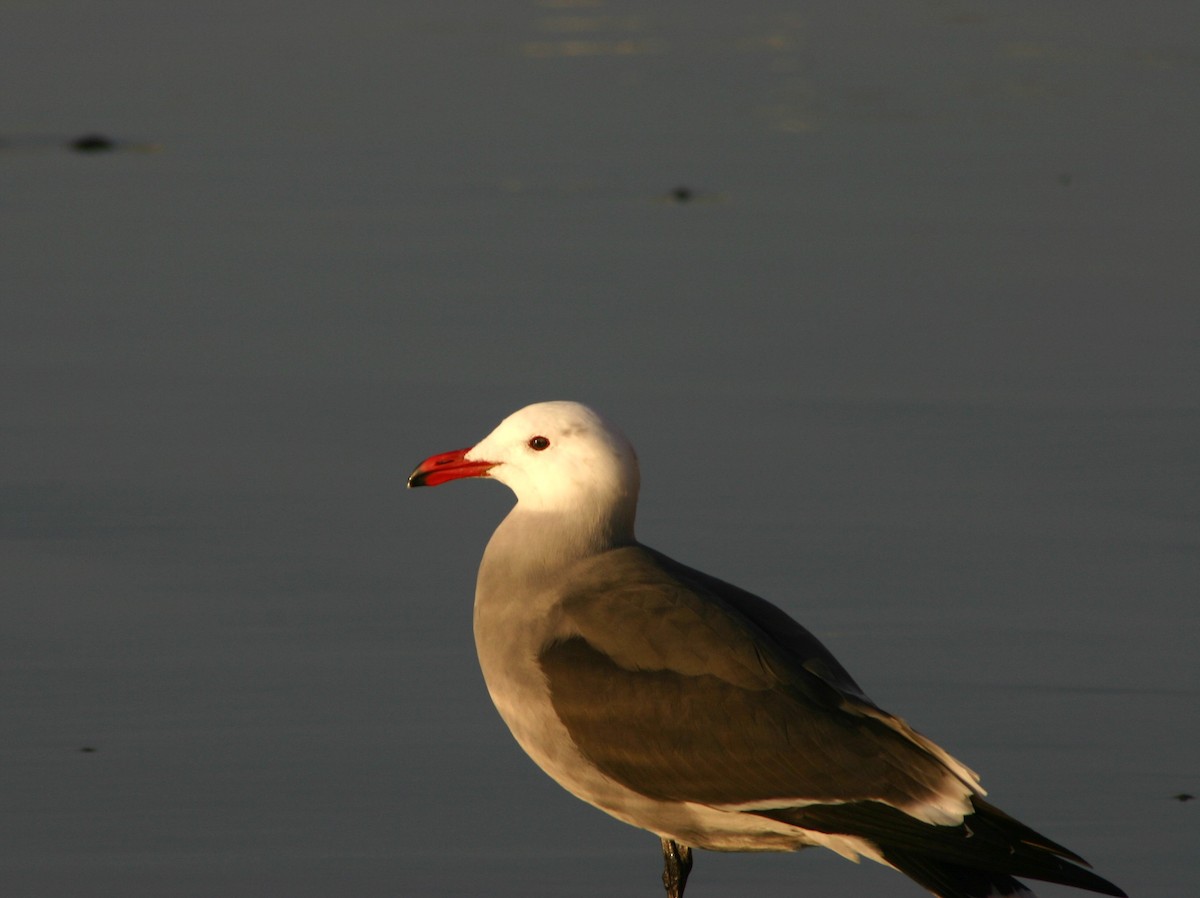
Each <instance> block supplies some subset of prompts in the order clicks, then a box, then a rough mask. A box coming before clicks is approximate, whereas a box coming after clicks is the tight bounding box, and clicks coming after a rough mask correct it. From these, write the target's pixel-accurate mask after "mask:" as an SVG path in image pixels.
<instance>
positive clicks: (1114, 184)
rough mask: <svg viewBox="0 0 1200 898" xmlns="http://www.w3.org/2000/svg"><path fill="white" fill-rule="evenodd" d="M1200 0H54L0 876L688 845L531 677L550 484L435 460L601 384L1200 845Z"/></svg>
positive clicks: (6, 217) (1028, 751)
mask: <svg viewBox="0 0 1200 898" xmlns="http://www.w3.org/2000/svg"><path fill="white" fill-rule="evenodd" d="M1198 9H1200V8H1198V7H1196V6H1195V5H1194V4H1182V3H1167V4H1157V5H1155V6H1153V7H1146V6H1140V7H1137V8H1136V9H1135V8H1132V7H1128V6H1127V5H1125V4H1116V3H1108V2H1103V3H1099V4H1090V5H1087V6H1086V7H1085V6H1080V5H1073V4H1068V5H1065V6H1059V7H1056V8H1054V9H1046V8H1045V7H1044V5H1043V4H1032V3H1018V4H1015V5H1011V4H1010V5H1008V6H1006V7H1005V8H1004V9H991V8H989V7H986V6H981V5H978V4H969V3H960V2H952V0H947V2H924V3H906V4H900V5H899V6H897V5H896V4H878V3H877V4H867V5H865V6H864V5H859V6H858V7H857V8H856V10H855V11H853V12H847V11H846V10H844V9H843V8H842V7H835V6H829V7H828V8H826V9H812V8H811V4H795V3H783V2H753V3H750V4H740V5H738V4H716V3H701V4H696V3H689V4H683V3H674V2H669V3H661V4H655V5H654V6H653V7H652V8H651V7H648V6H646V5H644V4H634V3H629V2H620V0H597V2H594V3H559V2H550V0H545V2H540V3H539V2H522V3H513V4H499V5H497V4H493V3H482V2H476V3H472V2H461V3H415V2H414V3H409V4H403V5H400V6H397V5H396V4H391V3H372V2H352V3H348V4H342V5H340V6H338V7H337V10H336V12H335V11H334V10H333V9H332V7H330V6H329V5H327V4H320V3H314V2H307V3H306V2H300V3H291V4H275V3H266V4H254V5H253V8H252V9H247V8H246V6H245V4H234V3H228V2H217V3H208V4H200V5H180V4H145V3H135V2H126V0H114V2H110V3H106V4H100V5H97V4H90V3H82V2H47V0H31V2H25V3H8V4H4V5H3V8H2V11H0V18H2V19H3V22H4V24H3V27H0V77H2V79H3V83H4V84H5V85H7V89H6V90H5V91H3V92H0V177H2V183H3V185H4V186H3V191H2V195H0V257H2V265H0V279H2V282H3V284H2V288H0V294H2V295H3V297H4V309H5V314H4V322H5V323H4V326H3V327H2V328H0V366H2V368H3V375H4V376H3V380H2V385H3V387H2V388H3V391H4V414H3V440H2V442H0V452H2V453H3V465H2V466H0V472H2V473H0V553H2V555H0V572H2V573H0V608H2V610H3V620H4V625H3V627H2V628H0V719H2V720H3V721H4V726H3V727H2V728H0V761H2V763H0V891H3V892H4V894H6V895H14V896H31V898H41V896H46V898H52V896H53V898H58V896H62V895H67V894H71V895H89V896H92V895H94V896H107V895H122V896H130V898H134V896H162V895H171V896H193V895H194V896H216V895H221V896H266V895H287V896H324V895H345V894H354V895H358V896H364V898H365V896H371V895H380V896H382V895H447V896H454V895H463V896H466V895H471V896H474V895H492V896H514V898H515V896H521V898H531V896H557V895H562V894H565V893H568V892H569V893H570V894H572V895H575V896H579V898H583V896H590V895H595V896H600V895H613V894H621V895H646V896H656V895H658V894H659V891H658V875H659V860H658V857H657V846H656V844H655V841H654V839H653V837H651V836H649V835H647V834H645V833H640V832H637V831H635V830H632V829H629V828H627V827H625V826H623V825H621V824H618V823H616V822H615V821H612V820H610V819H608V818H607V817H605V816H604V815H602V814H600V813H598V812H596V811H594V810H592V809H591V808H588V807H586V806H584V805H582V804H580V803H579V802H577V801H576V800H575V799H573V798H571V797H570V796H568V795H567V794H566V793H564V792H562V791H561V790H560V789H559V788H558V787H557V786H555V785H554V784H553V783H551V782H550V781H549V780H547V779H546V778H545V777H544V776H543V775H542V774H541V773H540V772H539V771H537V770H536V769H535V768H534V767H533V766H532V765H531V764H530V763H529V762H528V761H527V760H526V759H525V758H524V756H523V755H522V754H521V752H520V750H519V749H518V748H517V747H516V745H515V744H514V743H513V742H512V740H511V738H510V737H509V735H508V733H507V732H506V730H505V729H504V726H503V724H502V723H501V722H500V721H499V718H498V717H497V716H496V715H495V713H494V711H493V710H492V709H491V707H490V704H489V702H488V699H487V696H486V693H485V692H484V689H483V685H482V682H481V679H480V677H479V675H478V672H477V667H476V663H475V658H474V647H473V645H472V640H471V625H470V618H471V594H472V589H473V580H474V569H475V565H476V563H477V561H478V558H479V555H480V553H481V551H482V548H483V545H484V543H485V541H486V539H487V536H488V534H489V533H490V532H491V529H492V528H493V527H494V526H495V524H496V522H497V521H498V520H499V518H500V517H501V516H502V515H503V514H504V512H505V510H506V509H507V508H508V506H509V504H510V501H511V500H510V498H509V496H508V495H507V493H505V491H504V490H503V488H501V487H500V486H499V485H497V484H478V483H475V484H466V485H459V486H455V487H450V488H447V489H445V490H437V491H428V492H421V493H414V494H406V493H405V492H404V490H403V485H404V479H405V477H406V476H407V474H408V472H409V470H410V469H411V467H412V466H413V465H414V464H415V463H416V462H417V461H419V460H420V459H421V458H423V457H425V456H426V455H428V454H430V453H432V452H435V451H440V450H445V449H451V448H454V447H457V446H461V445H466V444H467V443H470V442H472V441H473V440H475V439H477V438H479V437H481V436H482V435H484V434H485V433H486V432H487V431H488V430H490V429H491V427H492V426H493V425H494V424H495V423H496V422H497V421H498V420H499V419H500V418H502V417H503V416H504V415H506V414H507V413H508V412H510V411H512V410H514V409H515V408H517V407H519V406H521V405H524V404H526V403H528V402H532V401H536V400H542V399H549V398H573V399H580V400H583V401H586V402H589V403H592V404H594V405H596V406H597V407H599V408H601V409H603V410H604V411H605V412H606V413H607V414H608V415H609V416H610V417H612V418H614V419H615V420H617V421H618V422H620V423H621V424H622V426H623V427H624V428H625V429H626V430H627V432H628V433H629V434H630V436H631V437H632V438H633V440H634V441H635V443H636V445H637V446H638V448H639V451H640V453H641V457H642V466H643V482H644V484H645V486H644V489H643V502H642V512H641V516H640V524H639V531H640V534H641V536H642V538H643V539H644V540H645V541H647V542H648V543H650V544H652V545H654V546H656V547H658V548H661V549H663V550H665V551H667V552H669V553H671V554H673V555H675V556H677V557H679V558H680V559H681V560H683V561H686V562H690V563H693V564H696V565H698V566H701V567H704V568H705V569H707V570H710V571H712V572H713V573H715V574H718V575H720V576H722V577H724V578H726V579H729V580H732V581H734V582H737V583H740V584H742V585H744V586H746V587H748V588H751V589H754V590H756V591H758V592H760V593H762V594H764V595H766V596H768V597H770V598H772V599H773V600H774V601H776V602H777V603H779V604H781V605H782V606H784V607H785V608H787V609H788V610H789V611H790V612H792V613H793V614H794V615H795V616H796V617H798V618H799V619H801V620H802V621H803V622H804V623H806V624H807V625H808V626H809V627H810V628H811V629H813V630H814V631H815V632H817V633H818V634H819V635H820V636H822V638H824V639H825V640H826V641H827V643H828V644H829V645H830V647H831V648H832V649H833V650H834V651H835V652H836V653H837V654H838V655H839V657H841V659H842V660H843V661H844V662H845V663H846V665H847V666H848V667H849V669H850V670H851V671H853V672H854V674H855V676H856V677H857V678H858V679H859V680H860V681H861V682H862V683H863V684H864V686H865V687H866V688H867V689H868V691H870V692H871V694H872V695H873V697H874V698H875V699H876V700H877V701H878V702H880V703H881V704H883V705H884V706H885V707H888V708H890V709H891V710H893V711H895V712H897V713H900V714H902V715H903V716H905V717H906V718H907V719H908V720H910V721H911V722H912V723H914V724H915V725H916V726H918V727H919V728H920V729H922V730H923V731H925V732H927V733H928V734H930V735H931V736H933V737H934V738H935V739H937V740H938V741H939V742H941V743H942V744H944V745H945V746H947V748H949V749H950V750H951V751H953V752H954V753H955V754H956V755H958V756H959V757H961V758H962V759H963V760H965V761H966V762H967V763H969V764H970V765H972V766H973V767H976V768H977V769H979V770H981V771H982V772H983V774H984V784H985V786H987V787H988V788H989V790H990V793H991V796H992V798H993V799H994V800H995V801H996V802H997V803H998V804H999V805H1001V806H1002V807H1004V808H1006V809H1007V810H1009V811H1011V812H1012V813H1014V814H1015V815H1017V816H1019V817H1020V818H1021V819H1023V820H1025V821H1027V822H1028V823H1030V824H1031V825H1033V826H1035V827H1037V828H1039V829H1043V830H1044V831H1045V832H1047V833H1048V834H1049V835H1050V836H1051V837H1053V838H1055V839H1057V840H1060V841H1062V842H1064V843H1065V844H1067V845H1068V846H1070V847H1071V848H1073V849H1075V850H1077V851H1079V852H1080V853H1082V854H1083V855H1084V856H1085V857H1088V858H1089V859H1090V860H1092V861H1093V862H1094V863H1095V864H1096V866H1097V868H1098V870H1099V871H1100V872H1101V873H1102V874H1104V875H1105V876H1107V877H1110V878H1111V879H1113V880H1114V881H1116V882H1118V883H1119V884H1121V885H1122V886H1123V887H1124V888H1125V889H1126V890H1127V891H1129V892H1130V894H1131V895H1134V896H1137V898H1179V896H1186V895H1194V894H1200V801H1197V802H1188V803H1184V802H1179V801H1175V800H1173V799H1172V796H1175V795H1177V794H1180V793H1193V794H1200V764H1198V763H1197V759H1198V758H1200V753H1198V752H1197V749H1196V746H1197V743H1198V741H1200V713H1198V712H1200V660H1198V659H1200V652H1198V651H1197V649H1196V641H1197V638H1198V636H1200V612H1198V610H1197V600H1196V596H1197V586H1198V585H1200V566H1198V563H1197V558H1198V557H1200V556H1198V551H1197V550H1198V542H1200V539H1198V537H1200V527H1198V523H1197V514H1196V509H1197V508H1198V507H1200V487H1198V484H1200V462H1198V459H1200V453H1198V445H1197V444H1198V437H1200V403H1198V401H1197V396H1200V365H1198V358H1200V356H1198V349H1200V343H1198V340H1197V335H1198V334H1200V320H1198V319H1200V315H1198V312H1197V309H1198V304H1197V296H1200V290H1198V288H1200V271H1198V265H1197V261H1196V247H1197V246H1200V226H1198V224H1197V221H1198V220H1197V218H1196V215H1195V209H1196V208H1197V207H1198V206H1200V195H1198V194H1200V179H1198V178H1197V176H1196V163H1195V158H1196V156H1195V147H1196V145H1197V143H1198V138H1200V133H1198V131H1200V125H1198V124H1197V118H1196V116H1195V114H1194V113H1195V108H1196V103H1197V100H1198V99H1200V46H1198V45H1197V37H1196V36H1197V35H1198V34H1200V21H1198V20H1200V13H1198V12H1197V10H1198ZM88 132H100V133H104V134H107V135H110V136H111V137H113V138H114V139H117V140H118V141H122V142H123V143H119V144H118V145H117V147H116V148H115V149H114V150H112V151H109V152H98V153H92V154H86V155H85V154H80V153H76V152H72V151H70V150H67V149H64V148H62V147H61V145H62V144H63V143H65V142H66V141H68V140H70V139H72V138H74V137H77V136H79V135H80V134H84V133H88ZM150 149H156V150H157V151H156V152H148V150H150ZM676 188H686V193H687V196H688V199H686V201H679V200H678V199H676V198H675V197H674V195H673V192H674V191H675V190H676ZM85 749H94V750H85ZM693 891H694V892H695V898H704V896H713V898H715V896H740V895H747V894H752V895H756V896H763V898H765V896H773V895H779V896H785V895H788V896H790V895H796V894H811V895H822V896H829V898H833V896H847V898H849V896H860V895H864V894H888V895H896V896H901V895H904V896H912V898H916V896H918V895H920V894H922V893H921V892H920V890H919V889H917V888H916V887H915V886H913V885H911V884H910V883H908V882H907V881H905V880H903V879H902V878H901V877H899V876H897V875H896V874H894V873H892V872H891V871H888V870H885V869H883V868H880V867H877V866H876V865H872V864H864V865H862V866H860V867H856V866H854V865H851V864H848V863H846V862H845V861H843V860H841V859H839V858H836V857H834V856H833V855H831V854H828V853H820V852H809V853H804V854H801V855H799V856H761V857H747V856H717V855H710V854H705V855H702V856H701V857H700V858H699V860H698V866H697V872H696V876H695V879H694V880H693V884H692V886H691V888H690V890H689V894H691V893H692V892H693ZM1039 893H1040V894H1042V895H1043V898H1046V896H1064V895H1066V894H1070V893H1069V892H1067V891H1066V890H1062V889H1056V888H1053V887H1045V888H1041V887H1039Z"/></svg>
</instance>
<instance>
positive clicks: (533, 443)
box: [529, 437, 550, 452]
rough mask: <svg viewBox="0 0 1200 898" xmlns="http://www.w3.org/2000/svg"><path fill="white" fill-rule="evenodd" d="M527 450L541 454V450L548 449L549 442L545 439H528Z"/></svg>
mask: <svg viewBox="0 0 1200 898" xmlns="http://www.w3.org/2000/svg"><path fill="white" fill-rule="evenodd" d="M529 448H530V449H533V450H536V451H537V452H541V451H542V450H543V449H549V448H550V441H549V440H548V439H546V438H545V437H530V438H529Z"/></svg>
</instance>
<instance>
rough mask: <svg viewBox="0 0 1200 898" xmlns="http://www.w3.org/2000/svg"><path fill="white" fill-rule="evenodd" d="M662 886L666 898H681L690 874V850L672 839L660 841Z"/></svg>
mask: <svg viewBox="0 0 1200 898" xmlns="http://www.w3.org/2000/svg"><path fill="white" fill-rule="evenodd" d="M662 853H663V886H665V887H666V890H667V898H683V887H684V886H686V885H687V878H688V874H689V873H691V872H692V849H691V848H689V847H688V846H687V845H680V844H679V843H678V842H676V841H675V840H674V839H663V840H662Z"/></svg>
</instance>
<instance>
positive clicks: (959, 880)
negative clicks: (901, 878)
mask: <svg viewBox="0 0 1200 898" xmlns="http://www.w3.org/2000/svg"><path fill="white" fill-rule="evenodd" d="M883 856H884V858H885V859H886V860H887V862H888V863H889V864H891V865H892V866H893V867H895V868H896V869H897V870H899V871H900V872H901V873H903V874H904V875H905V876H907V877H908V878H909V879H911V880H913V881H914V882H916V883H917V884H919V885H922V886H924V887H925V888H927V889H929V891H931V892H933V894H935V895H937V896H938V898H1037V896H1036V895H1034V894H1033V892H1031V891H1030V890H1029V889H1028V888H1027V887H1026V886H1025V885H1023V884H1022V883H1020V882H1018V881H1017V880H1015V879H1013V878H1012V877H1011V876H1009V875H1008V874H1006V873H990V872H988V871H986V870H972V869H971V868H970V867H960V866H958V865H957V864H948V863H945V862H943V861H937V860H932V859H930V858H928V857H924V856H922V855H919V854H912V853H911V852H907V851H888V850H884V852H883Z"/></svg>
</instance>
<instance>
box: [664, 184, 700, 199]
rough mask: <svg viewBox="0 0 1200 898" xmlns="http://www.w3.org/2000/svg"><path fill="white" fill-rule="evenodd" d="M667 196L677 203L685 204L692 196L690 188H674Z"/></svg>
mask: <svg viewBox="0 0 1200 898" xmlns="http://www.w3.org/2000/svg"><path fill="white" fill-rule="evenodd" d="M669 195H670V197H671V199H673V200H674V201H675V202H677V203H686V202H687V201H688V200H690V199H692V198H693V196H694V194H693V193H692V188H690V187H683V186H679V187H676V188H675V189H674V190H672V191H671V193H670V194H669Z"/></svg>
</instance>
